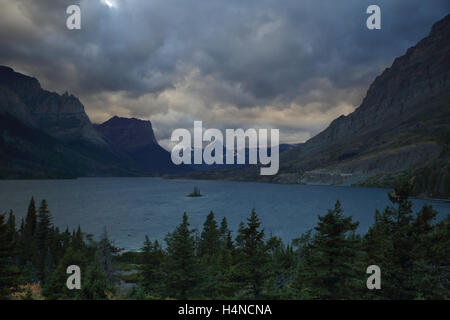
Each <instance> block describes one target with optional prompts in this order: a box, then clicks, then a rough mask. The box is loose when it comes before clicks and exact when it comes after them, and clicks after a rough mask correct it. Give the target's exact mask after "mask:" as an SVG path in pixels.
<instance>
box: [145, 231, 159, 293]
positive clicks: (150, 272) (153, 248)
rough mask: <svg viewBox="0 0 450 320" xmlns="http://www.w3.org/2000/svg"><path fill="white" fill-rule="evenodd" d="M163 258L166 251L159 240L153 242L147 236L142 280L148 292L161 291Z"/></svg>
mask: <svg viewBox="0 0 450 320" xmlns="http://www.w3.org/2000/svg"><path fill="white" fill-rule="evenodd" d="M163 258H164V253H163V251H162V248H161V246H160V244H159V242H158V240H155V242H154V243H153V242H152V241H150V239H149V238H148V236H145V241H144V246H143V248H142V267H141V280H140V282H141V285H142V287H143V288H144V290H145V291H146V292H147V293H153V294H158V293H159V291H160V290H159V289H160V282H161V264H162V263H163Z"/></svg>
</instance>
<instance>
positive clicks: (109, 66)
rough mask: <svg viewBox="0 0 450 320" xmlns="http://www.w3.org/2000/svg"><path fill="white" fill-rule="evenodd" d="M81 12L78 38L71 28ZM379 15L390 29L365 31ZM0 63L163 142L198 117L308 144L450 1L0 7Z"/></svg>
mask: <svg viewBox="0 0 450 320" xmlns="http://www.w3.org/2000/svg"><path fill="white" fill-rule="evenodd" d="M70 4H79V5H80V7H81V12H82V29H81V30H79V31H70V30H67V29H66V27H65V20H66V18H67V15H66V13H65V11H66V8H67V6H68V5H70ZM370 4H378V5H379V6H380V7H381V14H382V30H378V31H370V30H368V29H367V28H366V27H365V20H366V18H367V15H366V14H365V11H366V8H367V7H368V6H369V5H370ZM0 5H1V8H2V10H1V12H0V43H1V45H0V47H1V50H0V64H5V65H9V66H11V67H13V68H15V69H16V70H18V71H21V72H24V73H27V74H31V75H33V76H35V77H37V78H38V79H40V81H41V83H42V85H43V87H44V88H47V89H50V90H55V91H59V92H62V91H66V90H68V91H70V92H73V93H74V94H76V95H77V96H79V97H80V99H81V100H82V102H83V103H84V105H85V107H86V111H87V112H88V114H89V115H90V117H91V119H92V120H93V121H94V122H100V121H104V120H106V119H107V118H109V117H110V116H112V115H115V114H117V115H120V116H134V117H139V118H144V119H150V120H152V122H153V125H154V127H155V131H156V135H157V137H158V138H159V140H160V141H162V143H163V145H166V146H167V145H168V139H169V138H170V133H171V132H172V130H173V129H175V128H178V127H187V128H191V127H192V126H193V120H203V122H204V124H205V125H206V126H211V127H217V128H225V127H229V128H235V127H244V128H246V127H273V128H279V129H280V133H281V138H282V140H283V142H288V143H294V142H301V141H304V140H306V139H308V138H309V137H311V136H312V135H314V134H316V133H317V132H319V131H320V130H322V129H324V128H325V127H326V126H327V125H328V124H329V122H330V121H331V120H332V119H334V118H335V117H337V116H339V115H340V114H347V113H349V112H351V111H353V110H354V108H355V107H357V106H358V105H359V104H360V102H361V100H362V98H363V97H364V94H365V91H366V90H367V88H368V86H369V84H370V83H371V82H372V81H373V79H374V77H375V76H376V75H377V74H379V73H380V72H381V71H382V70H383V69H384V68H386V67H388V66H389V65H390V64H391V63H392V61H393V59H394V58H395V57H396V56H399V55H401V54H403V53H404V52H405V50H406V49H407V48H408V47H410V46H412V45H414V44H415V43H416V42H417V41H418V40H420V39H421V38H423V37H424V36H426V35H427V33H428V32H429V30H430V28H431V25H432V24H433V23H434V22H435V21H437V20H439V19H440V18H442V17H444V16H445V15H446V14H447V13H448V12H449V11H450V5H449V3H448V1H447V0H442V1H440V0H435V1H428V2H427V1H423V0H409V1H407V0H403V1H400V0H385V1H374V0H371V1H366V0H343V1H335V0H283V1H279V0H258V1H256V0H208V1H206V0H108V1H102V0H81V1H76V0H67V1H66V0H64V1H47V0H35V1H29V0H15V1H10V0H0Z"/></svg>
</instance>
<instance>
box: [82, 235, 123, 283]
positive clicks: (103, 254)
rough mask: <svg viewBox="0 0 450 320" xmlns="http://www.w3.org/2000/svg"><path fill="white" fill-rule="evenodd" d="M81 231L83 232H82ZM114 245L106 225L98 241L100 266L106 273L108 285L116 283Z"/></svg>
mask: <svg viewBox="0 0 450 320" xmlns="http://www.w3.org/2000/svg"><path fill="white" fill-rule="evenodd" d="M80 233H81V232H80ZM112 252H113V245H112V244H111V242H110V241H109V239H108V232H107V230H106V227H104V230H103V234H102V236H101V238H100V241H99V243H98V249H97V256H98V263H99V267H100V268H101V270H102V272H103V273H104V275H105V278H106V281H107V282H108V285H110V286H112V285H113V283H114V280H115V279H114V271H115V270H114V267H113V253H112Z"/></svg>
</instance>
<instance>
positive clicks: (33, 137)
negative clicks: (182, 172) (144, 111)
mask: <svg viewBox="0 0 450 320" xmlns="http://www.w3.org/2000/svg"><path fill="white" fill-rule="evenodd" d="M0 155H1V157H0V178H3V179H5V178H73V177H83V176H142V175H159V174H162V173H165V172H168V171H169V172H170V171H171V169H172V168H173V165H172V163H171V161H170V154H169V153H168V152H167V151H166V150H164V149H163V148H161V147H160V146H159V145H158V143H157V142H156V139H155V136H154V133H153V129H152V127H151V124H150V122H149V121H142V120H138V119H124V118H118V117H114V118H112V119H111V120H109V121H107V122H105V123H104V124H102V125H98V126H95V127H94V125H93V124H92V123H91V121H90V120H89V117H88V116H87V114H86V113H85V111H84V106H83V105H82V104H81V102H80V101H79V100H78V98H76V97H75V96H73V95H69V94H68V93H65V94H63V95H59V94H57V93H55V92H49V91H46V90H44V89H42V88H41V85H40V84H39V81H38V80H37V79H35V78H32V77H29V76H26V75H23V74H20V73H17V72H15V71H14V70H13V69H11V68H9V67H5V66H0Z"/></svg>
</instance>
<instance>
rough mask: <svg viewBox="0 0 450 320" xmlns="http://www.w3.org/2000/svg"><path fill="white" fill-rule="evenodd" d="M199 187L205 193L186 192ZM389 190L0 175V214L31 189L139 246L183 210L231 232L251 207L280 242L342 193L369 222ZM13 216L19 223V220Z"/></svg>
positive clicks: (85, 226)
mask: <svg viewBox="0 0 450 320" xmlns="http://www.w3.org/2000/svg"><path fill="white" fill-rule="evenodd" d="M194 186H198V187H199V188H200V191H201V193H202V194H204V195H205V196H203V197H198V198H189V197H186V195H187V194H189V193H190V192H192V190H193V188H194ZM388 191H389V190H387V189H372V188H359V187H358V188H357V187H333V186H305V185H279V184H266V183H251V182H230V181H199V180H196V181H189V180H165V179H160V178H80V179H75V180H13V181H11V180H1V181H0V213H2V212H5V211H7V210H9V209H13V211H14V212H15V214H16V215H17V216H18V217H19V218H20V217H24V216H25V215H26V212H27V207H28V203H29V200H30V199H31V196H34V197H35V200H36V202H37V203H36V205H37V206H38V205H39V203H40V201H41V200H42V199H46V200H47V202H48V205H49V209H50V211H51V213H52V215H53V222H54V224H55V225H56V226H58V227H59V228H61V229H64V228H65V227H66V226H69V228H70V229H72V228H76V227H77V226H78V225H81V228H82V230H83V231H84V232H87V233H91V234H93V235H94V236H95V238H97V239H98V237H99V236H100V235H101V233H102V232H103V229H104V227H105V226H106V228H107V230H108V234H109V237H110V238H111V239H112V240H114V243H115V245H116V246H119V247H121V248H125V249H128V250H133V249H138V248H140V247H141V246H142V243H143V241H144V237H145V235H148V236H149V237H150V239H152V240H153V239H158V240H163V239H164V237H165V235H166V234H167V232H169V231H172V230H173V229H174V228H175V227H176V226H177V225H178V224H179V223H180V222H181V216H182V214H183V212H184V211H186V212H187V214H188V216H189V221H190V223H191V227H193V228H198V229H200V230H201V226H202V224H203V222H204V220H205V218H206V215H207V214H208V213H209V212H210V211H211V210H212V211H213V212H214V213H215V215H216V219H217V221H218V223H220V220H221V219H222V218H223V217H224V216H226V217H227V219H228V223H229V227H230V228H231V229H232V230H234V231H236V230H237V227H238V224H239V222H240V221H242V220H245V218H246V217H248V216H249V215H250V213H251V210H252V208H255V210H256V212H257V213H258V215H259V216H260V218H261V221H262V224H263V227H264V229H265V230H266V235H270V234H273V235H276V236H280V237H281V238H282V239H283V240H284V241H289V240H291V239H293V238H296V237H298V236H299V235H301V234H302V233H303V232H305V231H307V230H308V229H311V228H313V227H314V226H315V225H316V223H317V215H318V214H321V215H322V214H325V213H326V212H327V209H329V208H332V207H333V206H334V203H335V202H336V200H338V199H339V200H340V201H341V204H342V207H343V209H344V214H346V215H352V216H353V218H354V220H357V221H359V222H360V226H359V228H358V231H359V232H365V231H367V229H368V227H369V226H370V225H371V224H372V223H373V221H374V213H375V209H379V210H380V211H381V210H383V209H384V208H385V207H386V205H388V204H389V201H388V198H387V192H388ZM424 203H428V204H431V205H432V206H433V208H434V209H435V210H436V211H438V212H439V217H440V218H442V217H443V216H444V215H447V214H449V213H450V202H446V201H438V200H422V199H413V208H414V212H416V211H418V210H419V209H420V207H421V206H422V205H423V204H424ZM17 223H18V224H19V223H20V219H18V221H17Z"/></svg>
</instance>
